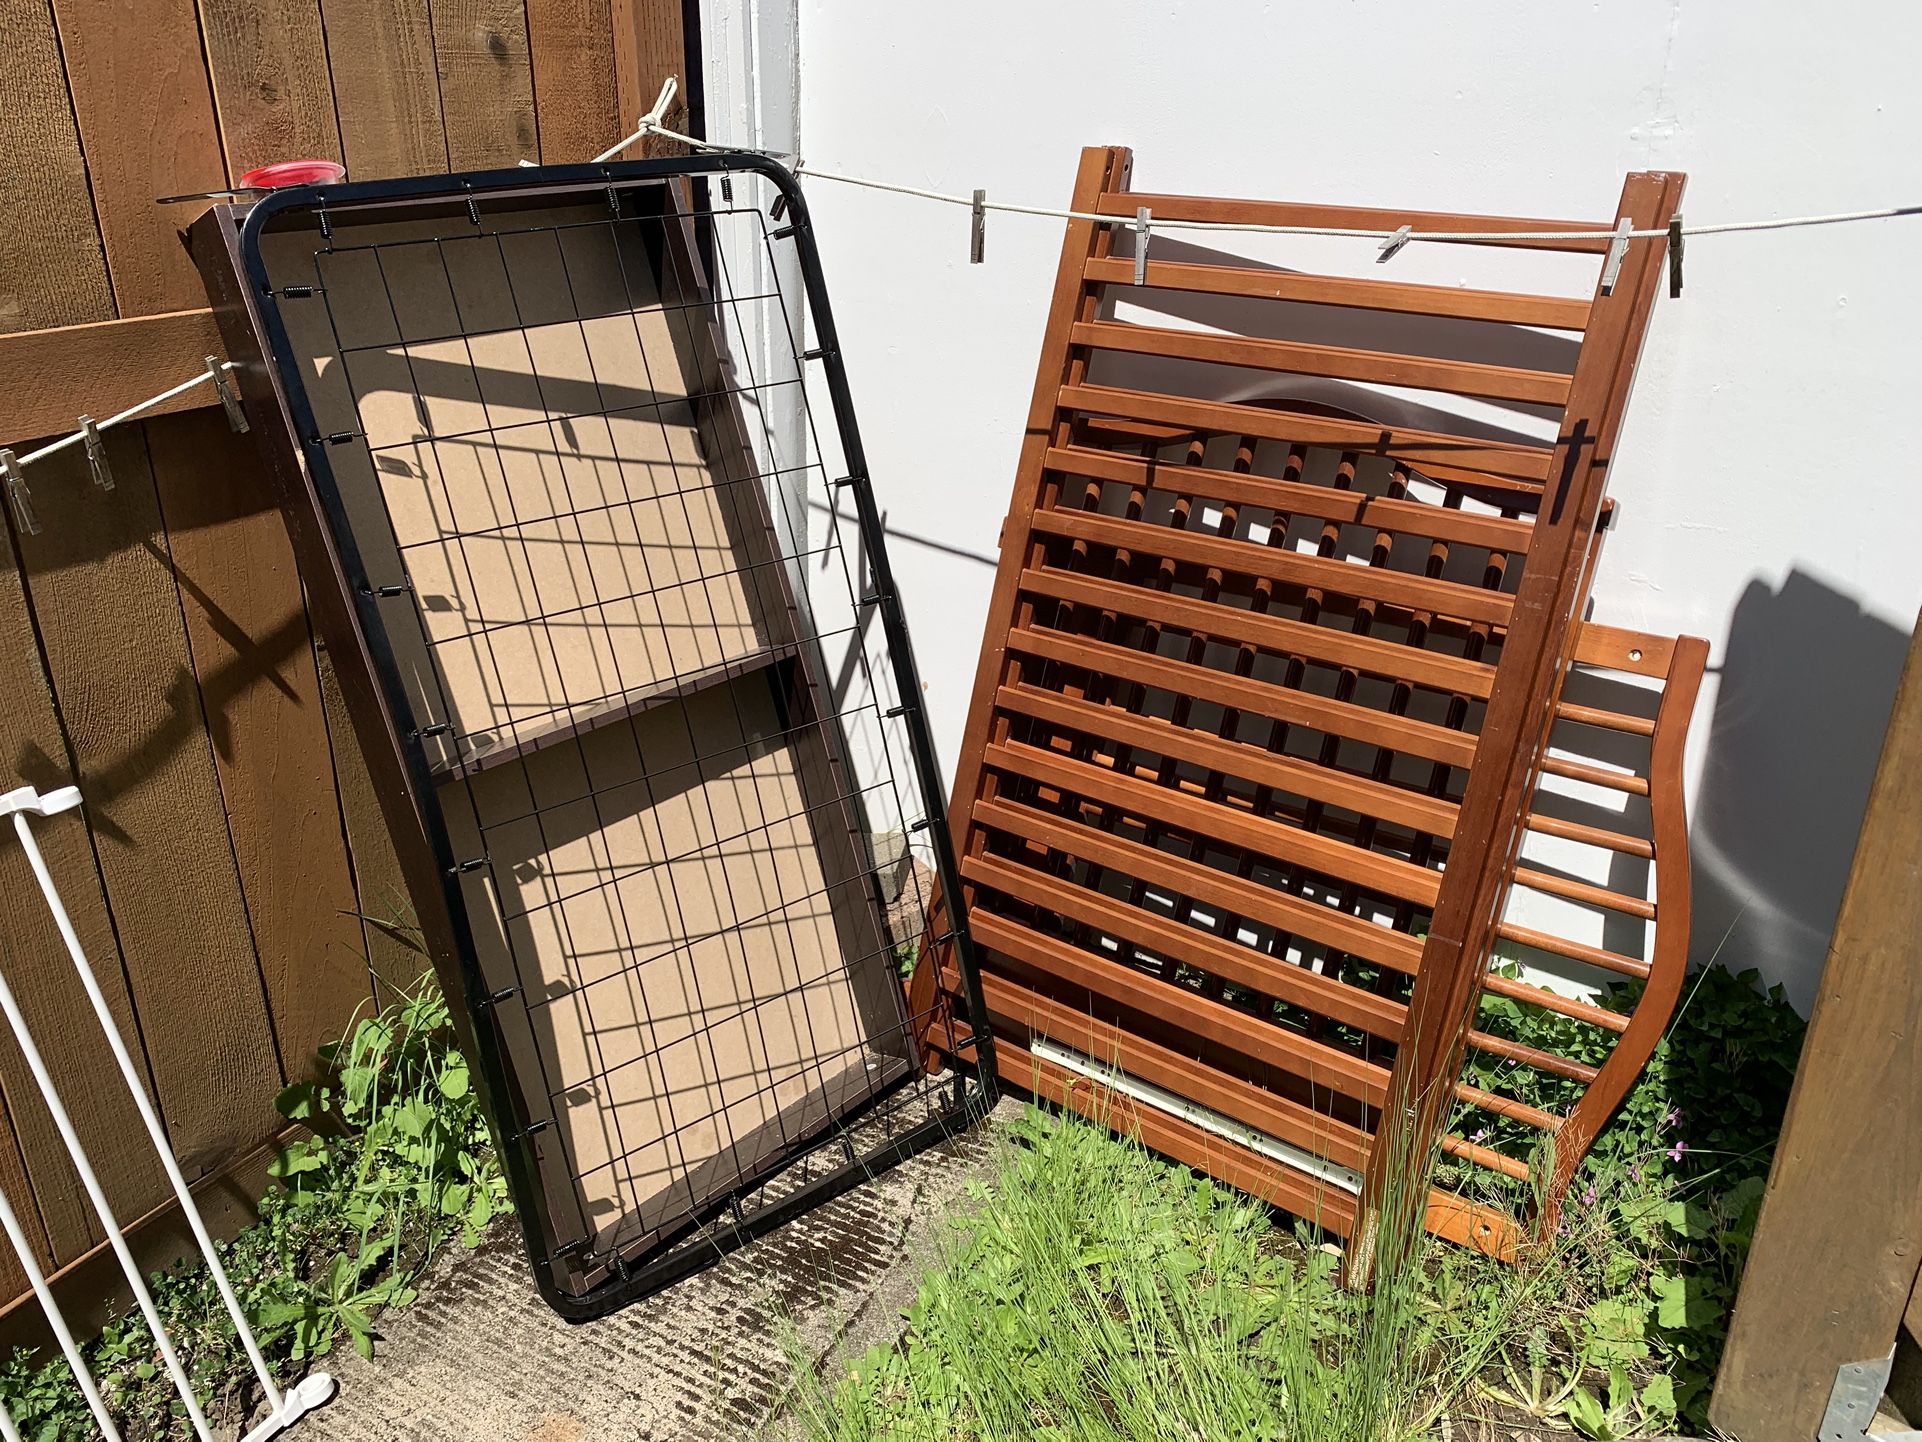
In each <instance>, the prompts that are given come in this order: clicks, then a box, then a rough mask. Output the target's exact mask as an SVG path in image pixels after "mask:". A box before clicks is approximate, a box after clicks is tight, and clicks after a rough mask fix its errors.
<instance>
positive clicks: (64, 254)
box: [0, 0, 114, 444]
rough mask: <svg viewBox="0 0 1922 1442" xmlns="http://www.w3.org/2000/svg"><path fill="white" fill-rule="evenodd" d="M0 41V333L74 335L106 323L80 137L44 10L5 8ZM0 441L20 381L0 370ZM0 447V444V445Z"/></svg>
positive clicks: (44, 6) (13, 2) (27, 2)
mask: <svg viewBox="0 0 1922 1442" xmlns="http://www.w3.org/2000/svg"><path fill="white" fill-rule="evenodd" d="M5 14H6V21H7V23H6V36H5V38H4V40H0V95H4V96H5V97H6V103H5V104H0V153H4V154H5V155H6V157H7V161H6V164H4V165H0V215H4V216H5V217H6V222H5V224H0V332H6V331H23V330H37V329H40V328H42V327H46V326H71V325H80V324H83V323H84V322H87V321H96V320H105V319H107V318H108V317H110V316H112V315H113V313H114V310H113V287H112V286H111V285H110V284H109V283H108V281H107V258H106V253H105V252H104V251H103V250H102V249H101V245H100V228H99V225H98V223H97V222H96V221H95V219H94V211H93V196H92V194H91V193H90V192H89V190H88V187H87V166H86V161H85V159H84V158H83V156H82V154H81V150H80V131H79V128H78V127H77V126H76V125H75V123H74V118H73V104H72V102H71V100H70V99H69V98H68V94H67V81H66V72H65V70H64V69H63V68H62V65H61V61H60V40H59V37H58V35H57V34H56V32H55V30H54V23H53V9H52V6H51V4H50V3H49V0H9V4H8V5H7V7H6V10H5ZM4 371H5V374H6V376H7V390H8V392H9V394H8V395H7V396H5V397H4V398H0V432H5V433H6V434H7V435H10V436H28V435H38V434H40V432H38V431H34V430H31V429H28V428H27V427H26V426H24V425H16V424H15V422H14V421H13V419H12V416H13V407H14V401H13V397H12V395H11V392H12V391H13V390H14V388H15V387H17V386H19V385H20V384H21V383H22V382H23V381H24V380H25V379H26V376H25V374H24V373H23V372H22V371H21V370H20V369H18V368H17V367H15V366H13V365H7V366H5V367H4ZM0 444H4V442H0Z"/></svg>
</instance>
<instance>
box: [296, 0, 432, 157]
mask: <svg viewBox="0 0 1922 1442" xmlns="http://www.w3.org/2000/svg"><path fill="white" fill-rule="evenodd" d="M320 13H321V17H322V19H323V20H325V22H326V25H327V47H328V48H327V69H328V73H329V74H330V75H331V76H332V77H333V89H334V110H335V113H336V114H337V115H338V116H339V117H340V143H341V148H342V152H343V154H342V160H343V163H344V164H345V165H346V166H347V175H348V178H349V179H351V180H381V179H385V178H387V177H390V176H395V175H426V174H430V173H432V172H435V171H442V170H445V169H447V134H446V132H445V131H444V130H443V129H442V127H441V106H440V84H439V80H438V77H437V76H436V74H435V71H434V27H433V20H432V17H431V15H430V14H429V7H428V4H427V0H321V3H320Z"/></svg>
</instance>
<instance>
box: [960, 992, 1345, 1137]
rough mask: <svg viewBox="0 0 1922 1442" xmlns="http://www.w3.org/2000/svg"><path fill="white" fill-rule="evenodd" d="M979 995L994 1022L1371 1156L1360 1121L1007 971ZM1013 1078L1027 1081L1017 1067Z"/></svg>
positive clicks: (1210, 1103)
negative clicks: (1093, 1012) (1064, 1001)
mask: <svg viewBox="0 0 1922 1442" xmlns="http://www.w3.org/2000/svg"><path fill="white" fill-rule="evenodd" d="M942 982H943V985H945V986H946V987H947V988H948V989H949V990H950V991H955V990H958V987H959V982H960V977H959V976H958V975H957V974H956V973H955V972H954V971H953V969H952V968H950V969H948V971H947V972H945V973H944V975H943V978H942ZM981 994H982V996H983V997H984V998H985V999H986V1001H987V1003H988V1013H989V1016H990V1018H991V1019H992V1020H993V1023H994V1025H995V1027H996V1028H997V1029H1001V1028H1006V1027H1012V1028H1015V1029H1017V1030H1019V1031H1021V1032H1025V1033H1026V1034H1027V1035H1029V1036H1031V1037H1046V1038H1047V1039H1048V1040H1049V1041H1052V1042H1055V1043H1057V1044H1058V1045H1061V1046H1065V1047H1067V1048H1069V1049H1070V1050H1071V1051H1077V1052H1080V1053H1081V1054H1082V1055H1083V1056H1086V1057H1092V1058H1094V1059H1095V1060H1097V1061H1099V1062H1101V1063H1102V1064H1104V1065H1107V1066H1113V1067H1118V1068H1119V1069H1120V1070H1122V1071H1123V1072H1126V1073H1127V1074H1128V1075H1129V1076H1131V1077H1136V1078H1139V1079H1140V1080H1142V1081H1145V1082H1147V1083H1148V1084H1149V1085H1151V1086H1157V1087H1160V1088H1161V1089H1162V1090H1163V1091H1170V1092H1173V1093H1174V1094H1175V1095H1177V1096H1179V1097H1182V1098H1184V1099H1186V1100H1188V1101H1192V1102H1194V1103H1195V1104H1196V1105H1197V1106H1201V1107H1206V1108H1207V1109H1208V1110H1210V1111H1214V1112H1219V1113H1220V1114H1221V1115H1222V1116H1224V1117H1228V1118H1230V1119H1232V1120H1234V1121H1238V1122H1240V1123H1242V1124H1243V1125H1244V1126H1249V1127H1253V1128H1254V1129H1255V1130H1256V1131H1258V1132H1263V1133H1265V1134H1267V1135H1268V1136H1271V1137H1278V1138H1279V1139H1281V1140H1282V1141H1285V1142H1289V1143H1292V1144H1293V1145H1295V1146H1298V1147H1301V1148H1303V1149H1305V1150H1307V1151H1311V1152H1313V1153H1314V1154H1315V1155H1316V1156H1319V1157H1324V1158H1326V1159H1327V1160H1329V1161H1331V1162H1334V1163H1336V1164H1337V1165H1340V1166H1344V1167H1354V1168H1359V1167H1360V1166H1361V1165H1362V1163H1363V1162H1364V1161H1365V1160H1366V1158H1367V1154H1368V1134H1367V1133H1366V1132H1364V1131H1362V1130H1361V1129H1360V1128H1359V1127H1353V1126H1349V1125H1348V1124H1347V1123H1346V1122H1342V1121H1337V1120H1336V1119H1335V1118H1333V1117H1330V1116H1324V1115H1322V1114H1321V1113H1320V1112H1317V1111H1314V1110H1313V1109H1312V1108H1309V1107H1305V1106H1303V1105H1302V1104H1301V1103H1300V1102H1297V1101H1291V1100H1289V1099H1288V1098H1287V1097H1283V1096H1277V1095H1276V1094H1275V1093H1273V1092H1271V1091H1268V1090H1265V1089H1264V1088H1262V1087H1258V1086H1256V1085H1254V1083H1252V1082H1249V1081H1244V1080H1243V1079H1242V1078H1240V1077H1235V1076H1229V1075H1227V1074H1226V1073H1224V1072H1220V1071H1216V1070H1215V1069H1214V1068H1213V1067H1211V1066H1209V1065H1207V1064H1206V1063H1205V1062H1199V1061H1196V1060H1195V1059H1194V1058H1192V1057H1186V1056H1183V1055H1182V1054H1181V1053H1180V1052H1177V1051H1172V1050H1170V1049H1169V1048H1167V1047H1164V1046H1159V1045H1157V1044H1156V1043H1154V1042H1152V1041H1149V1040H1147V1039H1146V1038H1145V1037H1138V1036H1135V1035H1133V1034H1132V1033H1130V1032H1128V1031H1126V1030H1124V1029H1123V1028H1121V1027H1118V1026H1113V1025H1111V1024H1109V1023H1108V1022H1105V1021H1101V1020H1099V1019H1097V1018H1095V1017H1092V1016H1089V1015H1088V1014H1087V1013H1086V1012H1081V1011H1076V1010H1074V1009H1073V1008H1071V1007H1066V1006H1063V1005H1061V1004H1060V1003H1059V1002H1056V1001H1052V1000H1050V999H1049V998H1047V997H1045V996H1042V995H1041V994H1040V993H1038V992H1034V991H1030V990H1029V989H1028V988H1027V987H1025V986H1022V985H1020V984H1019V983H1017V982H1014V981H1010V980H1009V979H1007V978H1006V977H1000V976H993V975H989V976H984V977H982V978H981ZM997 1040H998V1039H997ZM1009 1080H1010V1081H1012V1082H1014V1083H1015V1084H1016V1085H1017V1086H1025V1085H1027V1083H1026V1082H1025V1081H1024V1080H1023V1079H1022V1078H1021V1077H1020V1076H1019V1075H1018V1074H1016V1075H1014V1076H1010V1077H1009Z"/></svg>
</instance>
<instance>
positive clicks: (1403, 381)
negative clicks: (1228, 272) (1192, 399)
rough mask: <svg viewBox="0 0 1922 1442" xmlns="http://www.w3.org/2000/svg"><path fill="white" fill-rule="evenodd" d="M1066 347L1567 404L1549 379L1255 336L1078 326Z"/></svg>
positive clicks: (1564, 382) (1561, 381)
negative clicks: (1086, 347)
mask: <svg viewBox="0 0 1922 1442" xmlns="http://www.w3.org/2000/svg"><path fill="white" fill-rule="evenodd" d="M1070 340H1071V341H1072V342H1073V343H1074V344H1075V345H1085V346H1088V347H1091V348H1092V349H1094V350H1103V351H1115V352H1121V353H1125V354H1128V355H1148V356H1159V357H1162V358H1164V359H1169V360H1191V361H1204V362H1207V363H1209V364H1213V365H1225V366H1235V367H1238V368H1240V369H1244V370H1261V371H1277V372H1281V373H1284V374H1287V375H1299V376H1326V377H1329V378H1331V379H1335V380H1352V381H1363V382H1367V383H1370V384H1374V385H1384V386H1401V387H1406V388H1409V389H1414V390H1429V391H1446V392H1448V393H1450V394H1453V395H1463V396H1479V397H1482V398H1485V399H1488V400H1507V401H1525V402H1528V403H1530V404H1534V405H1543V406H1559V405H1561V404H1562V403H1563V402H1565V401H1566V400H1567V399H1568V377H1567V376H1566V375H1561V374H1557V373H1556V372H1553V371H1536V370H1524V369H1522V368H1520V367H1517V366H1497V365H1482V364H1480V363H1478V362H1473V361H1446V360H1433V359H1430V358H1429V357H1427V356H1411V355H1403V354H1398V353H1395V352H1392V351H1371V350H1355V349H1352V348H1350V347H1347V346H1331V345H1311V344H1309V343H1307V342H1305V341H1286V340H1268V339H1264V338H1261V337H1256V336H1240V335H1222V334H1219V333H1217V332H1213V331H1193V330H1175V329H1171V328H1169V327H1166V326H1151V325H1134V324H1129V323H1126V322H1122V321H1090V322H1087V323H1086V324H1083V325H1077V326H1076V327H1075V328H1074V331H1073V333H1072V334H1071V336H1070Z"/></svg>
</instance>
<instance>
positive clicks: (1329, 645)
mask: <svg viewBox="0 0 1922 1442" xmlns="http://www.w3.org/2000/svg"><path fill="white" fill-rule="evenodd" d="M1021 589H1022V590H1024V591H1027V592H1030V593H1031V594H1034V595H1038V596H1051V597H1053V598H1054V599H1055V600H1058V601H1073V602H1075V603H1077V604H1079V605H1087V606H1094V607H1096V608H1098V609H1101V610H1111V611H1114V612H1116V613H1117V614H1119V615H1123V616H1134V617H1137V618H1139V619H1141V620H1144V621H1158V622H1160V623H1162V624H1163V625H1167V626H1177V627H1180V628H1181V629H1183V630H1187V631H1198V632H1200V633H1202V634H1203V635H1207V636H1212V637H1215V638H1217V639H1220V640H1235V641H1246V642H1248V643H1249V644H1250V645H1254V646H1259V647H1262V648H1263V649H1265V650H1270V651H1275V652H1279V653H1280V654H1282V655H1284V656H1300V657H1302V658H1304V659H1306V660H1310V661H1319V662H1321V663H1323V664H1324V665H1329V666H1352V667H1353V668H1354V669H1355V670H1357V671H1362V672H1365V673H1366V674H1368V675H1370V676H1386V677H1388V678H1389V679H1390V680H1401V681H1408V682H1411V683H1413V684H1414V685H1417V686H1431V687H1433V688H1434V689H1436V690H1438V691H1447V692H1455V693H1459V694H1461V695H1464V696H1472V697H1476V698H1478V699H1479V698H1485V697H1486V696H1487V695H1488V692H1489V688H1490V687H1491V686H1492V685H1493V684H1494V670H1495V668H1494V667H1492V666H1486V665H1483V664H1482V663H1480V662H1478V661H1464V660H1462V659H1461V658H1459V657H1456V656H1447V655H1443V654H1440V653H1438V652H1434V651H1424V650H1421V649H1419V648H1418V647H1415V646H1406V645H1402V644H1401V643H1399V642H1396V641H1382V640H1377V639H1375V638H1374V637H1371V636H1356V635H1352V634H1350V633H1349V632H1347V631H1337V630H1334V629H1333V628H1331V627H1328V626H1316V625H1312V624H1310V623H1308V622H1306V621H1294V620H1289V619H1288V618H1287V617H1284V616H1268V615H1263V614H1262V613H1260V612H1258V611H1248V610H1243V609H1241V608H1240V607H1235V606H1222V605H1211V604H1209V603H1208V602H1206V601H1197V600H1194V599H1193V598H1191V597H1188V596H1178V595H1173V594H1170V593H1167V592H1160V591H1147V590H1144V589H1142V588H1141V587H1139V586H1127V585H1121V584H1119V583H1117V582H1114V581H1101V580H1096V579H1095V578H1094V577H1092V576H1081V575H1076V574H1074V573H1072V572H1069V571H1061V570H1056V569H1055V568H1054V567H1052V566H1049V567H1043V568H1041V569H1038V570H1036V569H1030V570H1027V571H1023V572H1022V573H1021Z"/></svg>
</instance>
